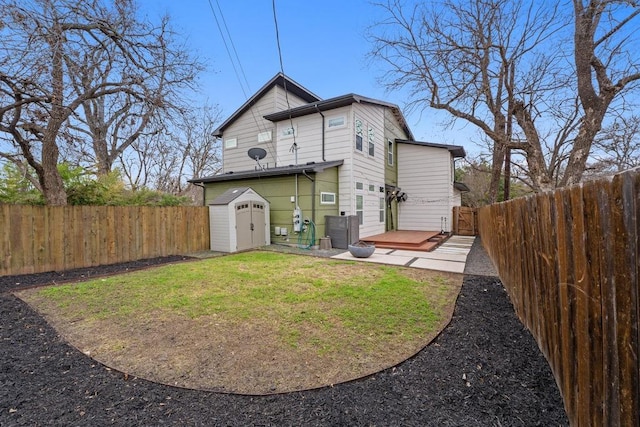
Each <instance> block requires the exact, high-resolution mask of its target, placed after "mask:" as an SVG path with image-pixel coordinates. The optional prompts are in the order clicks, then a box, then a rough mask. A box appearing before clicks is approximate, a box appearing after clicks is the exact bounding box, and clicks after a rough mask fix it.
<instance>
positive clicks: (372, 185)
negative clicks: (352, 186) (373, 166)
mask: <svg viewBox="0 0 640 427" xmlns="http://www.w3.org/2000/svg"><path fill="white" fill-rule="evenodd" d="M369 191H372V192H373V191H376V186H375V185H374V184H369Z"/></svg>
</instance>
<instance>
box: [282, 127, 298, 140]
mask: <svg viewBox="0 0 640 427" xmlns="http://www.w3.org/2000/svg"><path fill="white" fill-rule="evenodd" d="M297 134H298V132H296V128H295V127H293V126H287V127H285V128H284V129H282V136H283V137H284V138H287V137H290V136H295V135H297Z"/></svg>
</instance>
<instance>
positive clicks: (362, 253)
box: [349, 242, 376, 258]
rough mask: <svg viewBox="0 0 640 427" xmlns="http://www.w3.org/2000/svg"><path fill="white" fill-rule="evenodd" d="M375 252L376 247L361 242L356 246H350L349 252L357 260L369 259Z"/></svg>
mask: <svg viewBox="0 0 640 427" xmlns="http://www.w3.org/2000/svg"><path fill="white" fill-rule="evenodd" d="M375 250H376V246H375V245H369V244H366V243H361V242H359V243H356V244H355V245H349V252H350V253H351V255H353V256H354V257H356V258H369V257H370V256H371V255H372V254H373V252H374V251H375Z"/></svg>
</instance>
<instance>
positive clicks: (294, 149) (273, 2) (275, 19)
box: [271, 0, 298, 163]
mask: <svg viewBox="0 0 640 427" xmlns="http://www.w3.org/2000/svg"><path fill="white" fill-rule="evenodd" d="M271 9H273V22H274V24H275V27H276V44H277V47H278V58H279V59H280V72H281V73H282V77H283V78H282V81H283V85H284V97H285V100H286V101H287V110H288V111H289V124H290V125H291V130H292V132H293V145H291V149H290V150H289V151H292V152H293V153H294V156H295V159H296V163H297V160H298V154H297V150H298V144H297V142H296V129H295V128H294V127H293V118H292V117H291V104H290V103H289V91H288V90H287V75H286V74H285V73H284V65H283V62H282V49H281V48H280V31H279V29H278V16H277V14H276V0H271Z"/></svg>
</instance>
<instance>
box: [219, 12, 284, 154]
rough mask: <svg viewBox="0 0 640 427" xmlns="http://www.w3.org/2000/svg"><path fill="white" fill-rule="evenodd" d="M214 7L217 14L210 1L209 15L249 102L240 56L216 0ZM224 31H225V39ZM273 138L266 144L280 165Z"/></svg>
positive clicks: (259, 125) (249, 88) (259, 124)
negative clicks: (213, 20)
mask: <svg viewBox="0 0 640 427" xmlns="http://www.w3.org/2000/svg"><path fill="white" fill-rule="evenodd" d="M216 5H217V6H218V13H217V14H216V10H215V8H214V7H213V3H211V0H209V8H210V9H211V13H212V14H213V17H214V19H215V21H216V26H217V27H218V31H219V32H220V37H221V38H222V42H223V43H224V47H225V50H226V51H227V56H228V57H229V60H230V61H231V66H232V67H233V71H234V73H235V75H236V79H237V80H238V83H239V84H240V89H241V90H242V93H243V95H244V99H245V100H246V101H248V100H249V95H248V94H247V90H248V91H249V92H251V87H250V85H249V81H248V80H247V75H246V73H245V72H244V68H243V67H242V63H241V61H240V56H239V55H238V51H237V49H236V46H235V43H233V38H232V37H231V32H230V31H229V27H228V26H227V21H226V20H225V19H224V14H223V13H222V8H221V7H220V3H219V2H218V0H216ZM218 14H219V15H220V20H222V23H223V24H224V31H223V29H222V27H223V26H222V25H220V20H218ZM225 31H226V37H225ZM227 39H229V44H230V45H231V48H232V50H233V53H234V55H235V57H234V55H232V54H231V50H230V49H229V44H227ZM236 63H237V67H236ZM238 69H240V72H238ZM240 74H242V77H243V78H244V84H246V89H247V90H245V86H244V85H243V82H242V78H241V77H240ZM249 111H250V112H251V116H252V118H253V121H254V123H255V124H256V126H257V127H258V129H260V131H261V132H267V131H268V129H267V128H265V126H264V124H263V123H262V122H261V121H260V120H258V118H257V117H256V115H255V112H254V111H253V109H252V108H249ZM274 137H275V135H274V136H272V138H271V141H270V142H269V143H268V144H269V145H270V146H271V149H272V150H273V153H274V157H275V159H276V163H277V164H279V163H280V158H279V157H278V150H277V149H276V146H275V144H274V142H273V138H274Z"/></svg>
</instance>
